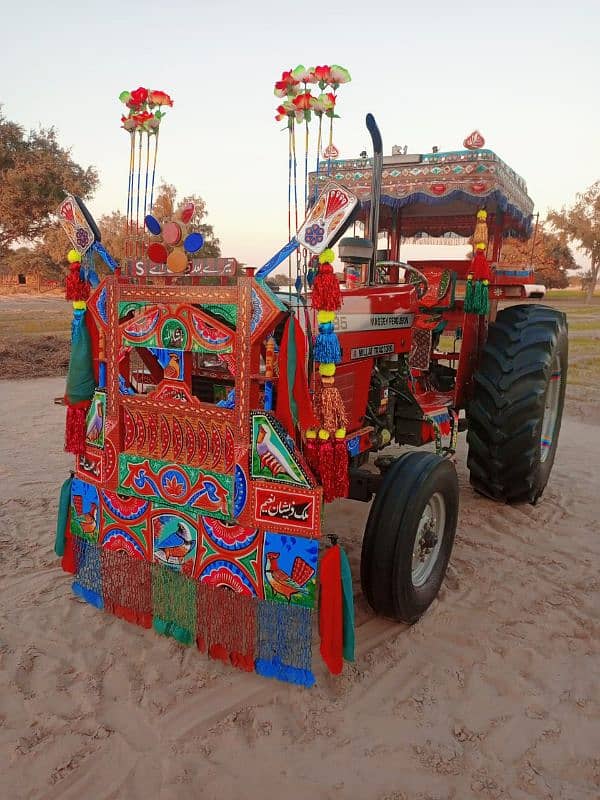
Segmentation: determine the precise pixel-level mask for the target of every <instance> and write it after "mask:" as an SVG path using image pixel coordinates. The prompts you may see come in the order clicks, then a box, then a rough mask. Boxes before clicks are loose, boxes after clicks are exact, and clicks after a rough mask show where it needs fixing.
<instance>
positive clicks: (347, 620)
mask: <svg viewBox="0 0 600 800" xmlns="http://www.w3.org/2000/svg"><path fill="white" fill-rule="evenodd" d="M340 567H341V571H342V611H343V614H344V659H345V660H346V661H354V593H353V592H352V573H351V571H350V562H349V561H348V556H347V555H346V553H345V552H344V551H343V550H342V548H341V547H340Z"/></svg>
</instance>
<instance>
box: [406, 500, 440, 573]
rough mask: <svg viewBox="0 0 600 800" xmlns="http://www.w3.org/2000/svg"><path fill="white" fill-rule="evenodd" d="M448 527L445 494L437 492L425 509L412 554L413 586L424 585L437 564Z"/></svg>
mask: <svg viewBox="0 0 600 800" xmlns="http://www.w3.org/2000/svg"><path fill="white" fill-rule="evenodd" d="M445 527H446V501H445V500H444V497H443V495H441V494H440V493H439V492H435V494H432V495H431V497H430V498H429V502H428V503H427V505H426V506H425V508H424V509H423V513H422V514H421V519H420V520H419V527H418V528H417V535H416V536H415V544H414V547H413V556H412V582H413V586H423V584H424V583H425V582H426V581H427V579H428V578H429V576H430V575H431V573H432V572H433V568H434V566H435V564H436V561H437V558H438V555H439V552H440V550H441V549H442V540H443V538H444V529H445Z"/></svg>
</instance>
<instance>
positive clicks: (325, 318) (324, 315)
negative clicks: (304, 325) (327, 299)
mask: <svg viewBox="0 0 600 800" xmlns="http://www.w3.org/2000/svg"><path fill="white" fill-rule="evenodd" d="M334 319H335V311H317V322H318V323H319V325H323V324H324V323H325V322H333V321H334Z"/></svg>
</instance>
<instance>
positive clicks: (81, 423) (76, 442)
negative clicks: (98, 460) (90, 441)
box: [65, 397, 90, 456]
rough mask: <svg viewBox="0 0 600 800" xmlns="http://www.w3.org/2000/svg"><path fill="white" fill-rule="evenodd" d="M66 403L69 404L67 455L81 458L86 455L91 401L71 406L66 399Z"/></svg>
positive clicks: (66, 437) (66, 434)
mask: <svg viewBox="0 0 600 800" xmlns="http://www.w3.org/2000/svg"><path fill="white" fill-rule="evenodd" d="M65 402H66V403H67V421H66V426H65V450H66V452H67V453H73V454H74V455H76V456H81V455H83V454H84V453H85V432H86V425H85V419H86V416H87V412H88V409H89V407H90V403H89V401H84V402H81V403H73V404H69V403H68V400H67V398H66V397H65Z"/></svg>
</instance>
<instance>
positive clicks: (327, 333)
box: [313, 322, 342, 364]
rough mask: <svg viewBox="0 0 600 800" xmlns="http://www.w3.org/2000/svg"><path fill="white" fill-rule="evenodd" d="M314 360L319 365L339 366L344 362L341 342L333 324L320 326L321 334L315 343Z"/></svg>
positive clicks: (327, 323) (328, 323)
mask: <svg viewBox="0 0 600 800" xmlns="http://www.w3.org/2000/svg"><path fill="white" fill-rule="evenodd" d="M313 358H314V360H315V361H318V362H319V364H339V363H340V361H341V360H342V349H341V347H340V342H339V340H338V338H337V336H336V334H335V331H334V329H333V324H332V323H331V322H326V323H324V324H322V325H319V334H318V336H317V339H316V341H315V347H314V350H313Z"/></svg>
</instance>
